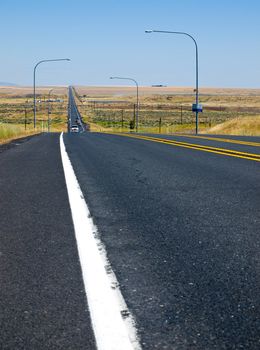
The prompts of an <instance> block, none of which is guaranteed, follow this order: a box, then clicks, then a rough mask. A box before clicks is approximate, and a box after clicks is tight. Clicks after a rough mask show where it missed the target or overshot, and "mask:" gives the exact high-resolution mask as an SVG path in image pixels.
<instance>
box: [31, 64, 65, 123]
mask: <svg viewBox="0 0 260 350" xmlns="http://www.w3.org/2000/svg"><path fill="white" fill-rule="evenodd" d="M57 61H70V59H69V58H55V59H51V60H42V61H39V62H38V63H36V65H35V66H34V69H33V125H34V129H35V128H36V95H35V74H36V68H37V67H38V66H39V64H41V63H43V62H57Z"/></svg>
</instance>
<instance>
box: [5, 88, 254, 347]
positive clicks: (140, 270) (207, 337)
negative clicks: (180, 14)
mask: <svg viewBox="0 0 260 350" xmlns="http://www.w3.org/2000/svg"><path fill="white" fill-rule="evenodd" d="M70 91H71V90H70ZM73 101H74V99H73V94H72V91H71V92H70V106H71V107H70V113H71V114H70V115H71V118H74V120H76V118H77V115H76V111H75V109H73V108H72V104H73ZM259 149H260V138H259V137H255V138H253V137H227V136H225V137H217V136H214V137H213V136H204V135H200V136H198V137H195V136H192V135H189V136H188V135H178V136H177V135H174V136H163V135H136V134H135V133H132V134H121V135H119V134H118V135H115V134H104V133H103V134H102V133H86V132H83V133H73V134H72V133H67V134H64V135H60V134H41V135H40V136H36V137H33V138H30V139H27V140H23V141H20V142H19V141H18V142H16V143H15V144H14V145H13V147H10V148H9V149H7V150H3V151H2V152H1V155H0V179H1V182H0V183H1V214H0V215H1V217H0V218H1V236H0V247H1V248H0V262H1V263H0V269H1V271H0V279H1V280H0V284H1V292H0V322H1V340H0V348H1V349H73V350H76V349H114V350H115V349H122V350H125V349H140V348H142V349H149V350H150V349H160V350H161V349H170V350H173V349H181V350H182V349H196V350H198V349H201V350H202V349H203V350H205V349H234V350H237V349H248V350H249V349H250V350H253V349H259V348H260V337H259V334H260V321H259V295H260V279H259V276H260V274H259V266H260V265H259V262H260V259H259V251H260V250H259V249H260V237H259V223H260V216H259V206H260V200H259V198H260V197H259V195H260V188H259V166H260V163H259V161H260V152H259ZM66 157H68V158H66ZM70 162H71V165H72V167H70ZM64 171H65V173H64ZM64 174H65V175H64ZM73 174H75V176H76V177H73ZM65 176H66V179H65ZM73 186H74V187H73ZM79 187H80V188H79ZM79 198H80V199H79ZM73 203H74V204H73ZM75 203H77V204H76V207H75ZM88 211H89V212H88ZM88 220H89V221H88ZM75 235H76V236H75ZM86 237H87V238H86ZM85 239H86V241H85ZM84 242H85V243H86V245H85V246H84ZM82 244H83V245H82ZM97 252H98V254H96V253H97ZM105 255H106V256H105ZM106 257H107V259H108V260H106ZM91 262H92V263H91ZM102 262H103V264H104V265H103V267H102V266H101V265H102ZM103 269H105V272H106V273H105V274H104V273H103V272H104V271H103ZM100 276H102V277H100ZM93 283H94V286H93ZM107 283H108V284H109V283H110V284H109V288H107V286H108V284H107ZM98 286H101V287H100V288H98ZM95 288H97V289H95ZM111 291H112V292H111ZM110 294H111V295H110ZM99 298H103V300H102V303H103V304H102V308H103V309H102V308H100V303H99V302H96V301H97V300H100V299H99ZM95 303H96V304H95ZM112 304H113V305H112ZM97 309H98V310H97ZM112 309H113V310H112ZM114 311H115V314H112V313H113V312H114ZM102 312H103V313H102ZM118 313H119V314H120V317H119V316H118V315H119V314H118ZM93 315H94V316H93ZM96 315H99V316H97V318H93V317H96ZM100 315H101V316H102V317H101V320H100ZM111 315H113V316H112V318H110V321H109V317H110V316H111ZM98 317H99V318H98ZM105 322H109V323H110V324H109V327H110V328H109V331H108V332H107V331H106V329H104V326H103V325H104V324H105ZM102 327H103V328H102ZM112 333H113V337H110V335H111V334H112ZM102 337H103V338H102ZM104 339H105V341H104ZM107 339H109V340H107ZM121 342H122V343H121Z"/></svg>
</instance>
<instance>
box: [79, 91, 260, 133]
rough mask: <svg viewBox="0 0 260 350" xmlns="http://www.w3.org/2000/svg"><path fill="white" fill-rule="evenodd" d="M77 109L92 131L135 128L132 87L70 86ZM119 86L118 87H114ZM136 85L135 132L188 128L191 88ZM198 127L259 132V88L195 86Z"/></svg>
mask: <svg viewBox="0 0 260 350" xmlns="http://www.w3.org/2000/svg"><path fill="white" fill-rule="evenodd" d="M76 92H77V93H76V97H77V102H78V107H79V110H80V112H81V114H82V116H83V118H84V120H85V122H87V123H89V124H90V126H91V130H92V131H109V132H129V131H135V122H136V96H135V89H134V88H126V87H123V88H120V87H117V88H111V87H107V88H105V87H104V88H101V87H100V88H97V87H96V88H92V87H89V88H87V87H78V88H76ZM120 92H121V93H120ZM156 92H157V93H156V94H154V90H153V88H140V98H139V118H138V119H139V123H138V124H139V128H138V130H139V132H147V133H176V132H177V133H178V132H181V133H182V132H186V133H194V131H195V115H194V113H193V112H192V111H191V105H192V103H194V91H193V90H192V89H187V88H184V89H181V88H179V89H177V88H172V89H170V88H165V89H164V88H162V89H161V90H160V89H157V90H156ZM200 103H202V105H203V113H200V114H199V130H200V133H227V134H228V133H230V134H237V135H256V136H260V132H259V128H258V127H257V125H258V124H257V123H258V120H259V115H260V90H257V89H201V95H200Z"/></svg>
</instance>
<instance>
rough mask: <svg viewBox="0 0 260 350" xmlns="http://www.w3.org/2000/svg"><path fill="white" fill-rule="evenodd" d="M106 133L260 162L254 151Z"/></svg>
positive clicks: (259, 157) (259, 156)
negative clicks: (248, 151)
mask: <svg viewBox="0 0 260 350" xmlns="http://www.w3.org/2000/svg"><path fill="white" fill-rule="evenodd" d="M108 134H111V135H118V136H124V137H130V138H135V139H141V140H146V141H153V142H158V143H164V144H168V145H171V146H177V147H183V148H189V149H195V150H198V151H203V152H210V153H215V154H221V155H226V156H230V157H236V158H243V159H248V160H254V161H256V162H260V155H259V154H254V153H247V152H240V151H236V150H231V149H226V148H218V147H211V146H203V145H198V144H193V143H188V142H180V141H174V140H168V139H162V138H157V137H151V136H141V135H130V134H122V133H108Z"/></svg>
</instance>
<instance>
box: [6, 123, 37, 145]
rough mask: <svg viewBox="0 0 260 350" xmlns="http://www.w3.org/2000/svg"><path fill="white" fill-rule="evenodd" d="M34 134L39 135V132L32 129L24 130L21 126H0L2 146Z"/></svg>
mask: <svg viewBox="0 0 260 350" xmlns="http://www.w3.org/2000/svg"><path fill="white" fill-rule="evenodd" d="M34 134H39V131H37V130H34V129H31V128H30V129H27V130H24V127H22V126H21V125H12V124H0V144H3V143H7V142H10V141H12V140H14V139H19V138H22V137H25V136H29V135H34Z"/></svg>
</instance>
